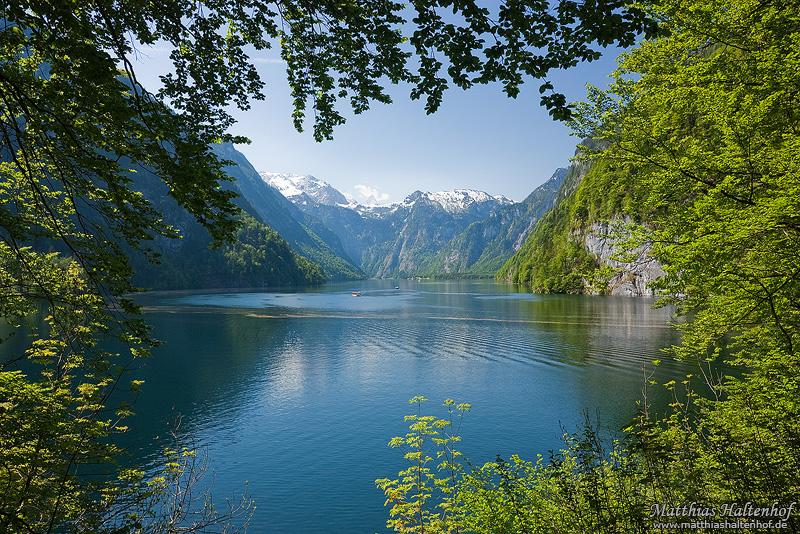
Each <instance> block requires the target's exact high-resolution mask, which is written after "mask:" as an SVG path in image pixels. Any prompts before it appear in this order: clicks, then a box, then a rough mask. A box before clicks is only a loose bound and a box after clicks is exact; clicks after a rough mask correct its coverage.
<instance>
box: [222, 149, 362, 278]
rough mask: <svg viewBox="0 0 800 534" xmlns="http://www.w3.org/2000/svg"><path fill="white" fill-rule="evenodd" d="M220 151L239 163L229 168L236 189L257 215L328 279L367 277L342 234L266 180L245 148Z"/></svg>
mask: <svg viewBox="0 0 800 534" xmlns="http://www.w3.org/2000/svg"><path fill="white" fill-rule="evenodd" d="M217 151H218V154H219V155H220V156H221V157H223V158H225V159H227V160H229V161H232V162H234V163H235V164H236V165H232V166H230V167H228V168H227V169H226V171H227V172H228V175H229V176H231V177H232V178H234V179H235V190H236V191H237V192H238V193H240V194H241V195H242V197H243V200H246V201H247V203H249V204H250V205H251V206H252V209H253V212H254V215H255V216H256V217H257V218H259V219H260V220H262V221H263V222H264V223H265V224H267V225H268V226H269V227H271V228H273V229H274V230H275V231H277V232H278V233H279V234H280V235H281V236H282V237H283V238H284V239H285V240H286V241H287V242H289V244H290V245H291V246H292V248H293V249H294V250H295V251H296V252H297V253H298V254H300V255H301V256H303V257H305V258H307V259H309V260H311V261H312V262H314V263H316V264H317V265H319V266H320V267H322V269H323V270H324V272H325V275H326V278H328V279H332V280H349V279H354V278H364V276H365V275H364V272H363V271H362V270H361V269H359V268H358V267H357V266H356V265H355V264H354V263H353V262H352V261H351V260H350V259H349V258H348V255H347V252H346V251H345V249H344V247H343V246H342V243H341V242H340V240H339V238H338V237H337V236H336V235H335V234H333V233H331V231H330V230H329V229H328V228H327V227H325V225H322V224H320V223H319V221H318V220H316V219H314V218H309V217H306V216H305V215H304V213H303V212H302V211H301V210H300V209H298V207H297V206H295V204H293V203H292V202H291V201H289V200H287V198H286V197H285V196H283V195H282V194H280V193H279V192H278V190H277V189H275V188H273V187H271V186H270V185H269V184H268V183H266V182H265V181H264V180H263V179H262V178H261V176H259V174H258V172H256V170H255V169H254V168H253V166H252V165H251V164H250V162H249V161H248V160H247V158H245V157H244V155H243V154H242V153H241V152H239V151H237V150H236V149H235V148H233V146H232V145H219V146H218V149H217Z"/></svg>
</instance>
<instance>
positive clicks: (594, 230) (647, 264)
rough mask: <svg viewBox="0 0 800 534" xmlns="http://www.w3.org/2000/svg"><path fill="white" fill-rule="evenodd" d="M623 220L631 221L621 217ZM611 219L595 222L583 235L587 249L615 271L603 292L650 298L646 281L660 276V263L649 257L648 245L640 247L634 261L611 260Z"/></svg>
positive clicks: (650, 294) (652, 293)
mask: <svg viewBox="0 0 800 534" xmlns="http://www.w3.org/2000/svg"><path fill="white" fill-rule="evenodd" d="M623 220H624V222H630V221H629V220H625V219H623ZM613 226H614V224H613V222H611V223H609V222H596V223H593V224H592V225H591V226H590V227H589V232H587V233H586V234H585V235H584V237H583V243H584V245H585V247H586V250H587V251H588V252H589V253H590V254H593V255H594V256H595V257H596V258H597V260H598V261H599V262H600V263H601V264H603V265H608V266H610V267H613V268H614V269H616V270H617V273H616V274H615V275H614V276H612V277H611V278H610V279H609V280H608V285H607V289H606V293H607V294H610V295H622V296H629V297H653V296H655V294H654V292H653V290H652V288H650V287H648V284H649V283H650V282H652V281H654V280H656V279H658V278H660V277H662V276H664V271H663V270H662V269H661V264H660V263H659V262H658V261H656V260H654V259H653V258H651V257H649V255H648V253H649V251H650V247H639V248H638V249H636V251H634V253H636V254H637V256H636V258H635V259H633V261H629V262H620V261H618V260H615V259H613V257H614V254H615V253H616V249H615V247H614V237H613Z"/></svg>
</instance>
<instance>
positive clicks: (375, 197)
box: [355, 184, 389, 204]
mask: <svg viewBox="0 0 800 534" xmlns="http://www.w3.org/2000/svg"><path fill="white" fill-rule="evenodd" d="M355 190H356V191H358V196H359V197H361V199H362V202H363V203H364V204H386V203H387V202H389V195H388V193H381V192H380V191H378V190H377V189H375V188H373V187H369V186H366V185H362V184H357V185H356V186H355Z"/></svg>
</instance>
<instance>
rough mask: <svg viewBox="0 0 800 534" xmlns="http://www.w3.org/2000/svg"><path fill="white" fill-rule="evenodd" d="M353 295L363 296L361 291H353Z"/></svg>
mask: <svg viewBox="0 0 800 534" xmlns="http://www.w3.org/2000/svg"><path fill="white" fill-rule="evenodd" d="M352 295H353V296H354V297H360V296H361V291H353V293H352Z"/></svg>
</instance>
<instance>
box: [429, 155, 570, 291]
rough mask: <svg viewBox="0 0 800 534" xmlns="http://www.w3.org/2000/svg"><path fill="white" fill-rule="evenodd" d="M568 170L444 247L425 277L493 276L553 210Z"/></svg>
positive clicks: (476, 223)
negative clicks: (449, 275) (545, 215)
mask: <svg viewBox="0 0 800 534" xmlns="http://www.w3.org/2000/svg"><path fill="white" fill-rule="evenodd" d="M566 175H567V169H566V168H561V169H557V170H556V171H555V172H554V173H553V176H551V177H550V179H549V180H547V181H546V182H545V183H544V184H542V185H540V186H539V187H537V188H536V189H535V190H534V191H533V192H532V193H531V194H530V195H528V197H527V198H526V199H525V200H523V201H522V202H518V203H514V204H510V205H507V206H504V207H502V208H500V209H498V210H496V211H495V212H493V213H491V214H490V215H489V217H487V218H486V219H484V220H481V221H478V222H475V223H472V224H471V225H469V226H468V227H467V229H466V230H464V231H463V232H461V233H460V234H459V235H457V236H455V237H454V238H453V239H452V240H451V241H450V242H449V243H447V244H446V245H445V246H443V247H442V249H441V250H440V251H439V253H438V254H436V256H435V257H434V258H433V259H432V260H431V261H430V262H429V263H428V264H426V265H425V266H424V267H423V269H422V271H421V273H420V274H422V275H439V276H441V275H442V274H460V275H475V276H492V275H494V273H495V272H496V271H497V270H498V269H500V267H502V266H503V264H504V263H505V262H506V261H507V260H508V259H509V258H511V256H512V255H513V254H514V253H515V252H516V251H517V250H519V248H520V247H521V246H522V243H523V242H524V241H525V238H526V237H527V236H528V234H529V233H530V232H531V230H532V229H533V227H534V225H535V224H536V222H537V221H538V220H539V219H540V218H541V217H542V216H543V215H544V214H545V213H546V212H547V211H548V210H549V209H550V208H552V206H553V201H554V200H555V198H556V194H557V192H558V188H559V187H560V186H561V183H562V182H563V181H564V178H565V177H566Z"/></svg>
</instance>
